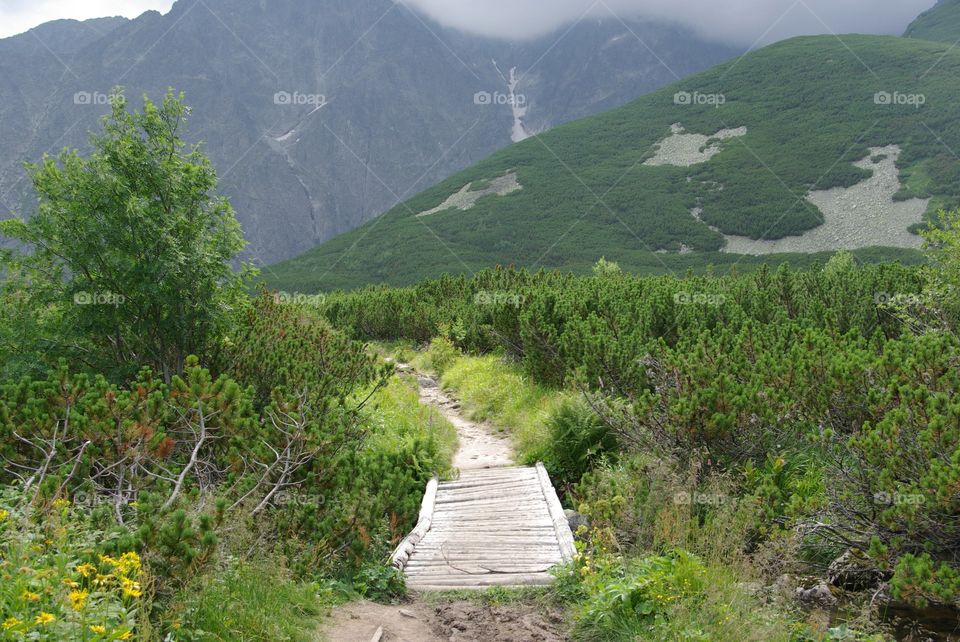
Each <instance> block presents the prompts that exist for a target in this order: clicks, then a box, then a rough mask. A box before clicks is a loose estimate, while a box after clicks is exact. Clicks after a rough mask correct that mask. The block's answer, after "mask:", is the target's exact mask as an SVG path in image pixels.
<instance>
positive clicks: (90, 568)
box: [77, 563, 97, 577]
mask: <svg viewBox="0 0 960 642" xmlns="http://www.w3.org/2000/svg"><path fill="white" fill-rule="evenodd" d="M96 572H97V567H96V566H94V565H93V564H86V563H84V564H81V565H80V566H78V567H77V573H80V575H82V576H84V577H90V576H91V575H93V574H94V573H96Z"/></svg>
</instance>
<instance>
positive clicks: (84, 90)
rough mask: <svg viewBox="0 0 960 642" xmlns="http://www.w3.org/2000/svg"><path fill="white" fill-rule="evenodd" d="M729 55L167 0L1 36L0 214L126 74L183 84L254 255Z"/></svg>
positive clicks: (625, 37) (649, 38) (628, 37)
mask: <svg viewBox="0 0 960 642" xmlns="http://www.w3.org/2000/svg"><path fill="white" fill-rule="evenodd" d="M737 53H738V51H737V50H735V49H734V48H731V47H729V46H725V45H719V44H711V43H707V42H704V41H702V40H701V39H698V38H697V37H695V36H693V35H692V34H690V33H687V32H685V31H683V30H682V29H679V28H676V27H672V26H666V25H657V24H650V23H634V22H632V23H625V22H621V21H620V20H619V19H616V18H613V17H611V18H610V19H607V20H595V19H594V20H589V21H583V22H581V23H579V24H577V25H576V26H574V27H573V28H572V29H569V31H568V30H563V31H560V32H558V33H555V34H552V35H550V36H546V37H542V38H539V39H535V40H532V41H527V42H519V43H514V42H506V41H500V40H493V39H488V38H480V37H475V36H470V35H467V34H463V33H461V32H457V31H453V30H449V29H444V28H442V27H441V26H439V25H437V24H435V23H433V22H431V21H430V20H428V19H427V18H425V17H423V16H421V15H419V14H417V13H414V12H413V11H411V10H410V9H408V8H406V7H405V6H403V5H402V4H395V3H394V2H393V0H323V2H309V1H308V0H272V1H270V2H267V1H265V0H179V1H178V2H177V3H176V4H175V5H174V6H173V8H172V10H171V11H170V12H169V13H168V14H166V15H161V14H159V13H156V12H148V13H145V14H143V15H142V16H140V17H139V18H137V19H135V20H124V19H122V18H115V19H109V18H108V19H102V20H95V21H87V22H75V21H57V22H54V23H49V24H45V25H42V26H40V27H37V28H36V29H33V30H31V31H30V32H27V33H25V34H21V35H19V36H15V37H13V38H7V39H4V40H0V217H8V216H11V215H13V214H14V213H15V214H18V215H21V214H29V212H30V211H31V209H32V207H33V203H32V194H31V190H30V186H29V181H28V180H27V179H26V177H25V175H24V172H23V169H22V166H21V164H22V162H23V161H25V160H33V161H35V160H38V159H39V158H40V157H41V156H42V155H43V154H44V153H55V152H57V151H59V150H60V149H61V148H63V147H64V146H75V147H78V148H80V149H83V148H84V146H85V144H86V139H87V132H88V131H89V130H91V129H92V128H94V127H95V126H96V121H97V118H98V117H99V116H101V115H102V114H104V113H105V112H106V111H107V108H108V106H107V102H108V96H109V93H110V92H111V88H112V87H114V86H115V85H122V86H123V87H125V91H126V93H127V95H128V96H129V97H131V98H132V99H133V101H132V102H134V103H135V104H137V103H138V102H139V97H140V95H142V94H144V93H146V94H148V95H150V96H151V97H154V98H157V97H159V96H160V95H161V94H162V92H163V91H165V90H166V88H167V87H174V88H176V89H178V90H183V91H185V92H186V98H187V102H188V103H189V104H190V105H191V106H192V107H193V109H194V114H193V118H192V120H191V123H190V130H189V132H187V138H188V139H189V140H192V141H203V142H204V143H205V147H206V150H207V152H208V153H209V154H210V156H211V157H212V159H213V161H214V164H215V166H216V167H217V168H218V171H219V174H220V177H221V189H222V190H223V191H224V193H226V194H227V195H228V196H230V197H231V199H232V201H233V204H234V206H235V208H236V210H237V213H238V217H239V219H240V221H241V223H242V224H243V227H244V230H245V232H246V234H247V237H248V238H249V240H250V242H251V254H252V255H253V256H254V257H255V258H256V259H257V260H259V261H261V262H263V263H271V262H275V261H278V260H280V259H283V258H286V257H289V256H293V255H295V254H297V253H299V252H302V251H304V250H306V249H308V248H311V247H313V246H314V245H316V244H317V243H319V242H322V241H324V240H326V239H329V238H331V237H333V236H335V235H337V234H339V233H341V232H344V231H347V230H350V229H352V228H355V227H357V226H359V225H361V224H363V223H365V222H366V221H368V220H370V219H372V218H373V217H375V216H376V215H377V214H379V213H380V212H382V211H384V210H386V209H389V208H390V207H391V206H393V205H395V204H396V203H398V202H401V201H403V200H406V199H407V198H409V197H410V196H412V195H414V194H416V193H418V192H420V191H422V190H423V189H425V188H427V187H429V186H430V185H433V184H435V183H436V182H438V181H440V180H442V179H443V178H445V177H447V176H449V175H451V174H453V173H455V172H456V171H458V170H460V169H463V168H465V167H467V166H469V165H471V164H472V163H474V162H476V161H478V160H480V159H482V158H484V157H486V156H488V155H489V154H490V153H492V152H494V151H496V150H497V149H499V148H502V147H504V146H506V145H508V144H509V143H510V142H511V141H514V140H519V139H522V138H523V137H524V136H526V135H528V134H529V133H530V132H539V131H543V130H546V129H549V128H551V127H553V126H556V125H558V124H561V123H564V122H567V121H569V120H572V119H575V118H578V117H581V116H585V115H589V114H593V113H598V112H601V111H604V110H607V109H610V108H613V107H616V106H618V105H621V104H623V103H625V102H627V101H628V100H630V99H633V98H635V97H637V96H639V95H641V94H644V93H647V92H649V91H652V90H654V89H656V88H658V87H660V86H662V85H665V84H667V83H669V82H672V81H675V80H677V79H678V78H680V77H684V76H686V75H688V74H690V73H692V72H695V71H698V70H700V69H704V68H706V67H709V66H710V65H712V64H714V63H717V62H720V61H723V60H726V59H729V58H731V57H732V56H734V55H736V54H737Z"/></svg>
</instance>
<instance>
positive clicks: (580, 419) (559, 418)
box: [539, 398, 617, 492]
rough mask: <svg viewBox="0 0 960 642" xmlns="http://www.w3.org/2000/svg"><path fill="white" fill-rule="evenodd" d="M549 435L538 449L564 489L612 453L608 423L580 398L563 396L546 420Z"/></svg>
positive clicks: (614, 443)
mask: <svg viewBox="0 0 960 642" xmlns="http://www.w3.org/2000/svg"><path fill="white" fill-rule="evenodd" d="M547 426H548V429H549V431H550V437H549V439H548V440H547V442H546V444H545V445H544V447H543V450H542V451H541V452H540V453H539V455H540V459H541V460H542V461H543V464H544V466H545V467H546V469H547V472H548V473H550V479H551V481H553V483H554V485H556V486H558V487H559V488H560V489H562V490H564V491H565V492H566V491H568V490H570V489H571V488H572V486H573V485H574V484H576V483H578V482H579V481H580V478H581V477H583V475H584V473H586V472H587V471H588V470H590V469H591V468H593V466H594V465H595V464H596V463H597V462H598V461H599V460H600V459H601V458H603V457H605V456H615V454H616V452H617V440H616V438H615V436H614V435H613V433H612V432H611V430H610V427H609V426H608V425H607V424H606V423H604V421H603V420H602V419H601V418H600V417H599V416H598V415H597V414H596V413H595V412H593V410H592V409H591V408H590V407H589V406H588V405H587V404H586V403H584V402H583V401H582V400H579V399H575V398H567V399H564V400H563V401H562V402H561V403H560V405H559V406H557V407H556V408H555V409H554V410H553V412H552V413H551V414H550V417H549V419H548V420H547Z"/></svg>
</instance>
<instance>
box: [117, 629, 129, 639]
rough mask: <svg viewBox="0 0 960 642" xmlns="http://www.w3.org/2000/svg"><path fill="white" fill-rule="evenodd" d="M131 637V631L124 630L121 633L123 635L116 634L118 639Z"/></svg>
mask: <svg viewBox="0 0 960 642" xmlns="http://www.w3.org/2000/svg"><path fill="white" fill-rule="evenodd" d="M132 637H133V632H132V631H125V632H124V633H123V635H118V636H117V639H118V640H129V639H130V638H132Z"/></svg>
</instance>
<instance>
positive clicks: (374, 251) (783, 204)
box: [265, 35, 960, 291]
mask: <svg viewBox="0 0 960 642" xmlns="http://www.w3.org/2000/svg"><path fill="white" fill-rule="evenodd" d="M958 89H960V50H951V49H950V46H949V45H946V44H941V43H934V42H926V41H921V40H910V39H901V38H891V37H877V36H856V35H854V36H843V38H842V40H841V39H838V38H834V37H806V38H796V39H792V40H789V41H785V42H781V43H778V44H775V45H772V46H770V47H767V48H765V49H763V50H761V51H758V52H754V53H752V54H750V55H748V56H746V57H744V58H743V59H741V60H739V61H733V62H730V63H727V64H724V65H721V66H718V67H716V68H713V69H711V70H709V71H707V72H704V73H701V74H698V75H695V76H692V77H690V78H688V79H685V80H683V81H681V82H679V83H676V84H674V85H673V86H671V87H668V88H666V89H664V90H661V91H659V92H657V93H654V94H651V95H648V96H645V97H643V98H640V99H639V100H636V101H634V102H632V103H630V104H628V105H626V106H624V107H622V108H619V109H616V110H613V111H610V112H607V113H604V114H602V115H599V116H595V117H591V118H586V119H583V120H579V121H576V122H573V123H570V124H568V125H565V126H563V127H559V128H557V129H554V130H552V131H550V132H548V133H546V134H544V135H542V136H540V137H535V138H532V139H528V140H526V141H524V142H522V143H518V144H516V145H513V146H511V147H509V148H507V149H505V150H502V151H501V152H498V153H496V154H494V155H493V156H491V157H489V158H487V159H486V160H484V161H482V162H481V163H479V164H477V165H474V166H473V167H471V168H469V169H467V170H465V171H464V172H461V173H460V174H458V175H456V176H453V177H451V178H450V179H448V180H446V181H443V182H442V183H440V184H438V185H436V186H434V187H432V188H431V189H429V190H427V191H425V192H423V193H421V194H419V195H418V196H416V197H414V198H413V199H411V200H409V201H407V202H406V203H402V204H400V205H398V206H396V207H394V208H393V209H392V210H390V211H388V212H387V213H386V214H384V215H383V216H382V217H381V218H379V219H377V220H375V221H373V222H371V223H369V224H367V225H365V226H364V227H361V228H359V229H357V230H355V231H353V232H350V233H348V234H345V235H343V236H340V237H338V238H336V239H334V240H332V241H330V242H328V243H326V244H324V245H322V246H320V247H319V248H316V249H314V250H312V251H310V252H308V253H306V254H304V255H303V256H301V257H298V258H296V259H294V260H291V261H288V262H285V263H282V264H279V265H277V266H273V267H272V268H271V269H269V270H265V278H266V279H267V280H268V282H270V284H271V285H274V286H276V287H281V288H285V289H297V290H303V291H309V290H319V289H328V288H333V287H353V286H357V285H361V284H364V283H370V282H378V281H385V282H389V283H395V284H398V283H410V282H413V281H415V280H417V279H419V278H423V277H425V276H429V275H436V274H439V273H441V272H444V271H447V272H466V271H468V270H476V269H477V268H479V267H482V266H489V265H493V264H498V263H499V264H504V265H506V264H516V265H522V266H526V267H534V268H535V267H541V266H545V267H564V268H569V269H573V270H583V269H585V268H586V266H588V265H590V264H591V263H592V262H594V261H595V260H596V259H597V258H598V257H600V256H601V255H605V256H606V257H607V258H608V259H612V260H615V261H618V262H619V263H620V264H621V266H623V267H625V268H627V269H630V270H635V271H641V272H657V271H659V272H665V271H670V270H677V271H679V270H684V269H686V268H688V267H693V268H702V267H703V266H705V265H706V264H708V263H712V264H715V265H717V266H724V265H730V264H733V263H736V264H738V265H740V266H743V267H745V268H749V266H751V265H755V264H757V263H760V262H765V261H766V262H769V261H771V260H773V261H778V260H783V259H789V260H791V262H792V263H793V264H803V263H807V262H809V261H811V260H816V257H811V256H803V257H800V256H793V257H784V256H774V257H739V256H736V255H731V254H725V253H720V252H719V250H721V249H722V247H723V246H724V244H725V240H724V236H723V235H724V234H736V235H741V236H745V237H749V238H753V239H777V238H781V237H784V236H787V235H796V234H800V233H802V232H803V231H805V230H809V229H812V228H815V227H817V226H818V225H820V224H821V223H822V222H823V216H822V213H821V212H820V211H819V210H818V209H817V208H816V207H814V206H813V205H812V204H810V203H809V202H807V201H806V200H805V199H804V196H805V195H806V194H807V193H808V192H809V191H811V190H827V189H830V188H833V187H850V186H852V185H855V184H857V183H859V182H861V181H864V180H865V179H867V178H869V177H870V175H871V172H869V171H867V170H865V169H861V168H858V167H855V166H854V164H853V163H855V162H857V161H860V160H861V159H864V158H865V157H867V156H869V155H870V148H871V147H879V146H885V145H893V144H896V145H899V146H900V147H901V148H902V152H901V154H900V156H899V158H898V160H897V166H898V168H899V170H900V180H901V181H902V184H903V187H902V188H901V189H900V191H899V192H898V193H897V195H896V197H895V200H906V199H909V198H914V197H918V198H930V199H931V202H930V205H929V209H928V214H929V213H930V212H932V211H934V210H935V209H936V208H939V207H952V206H955V205H956V204H958V203H960V162H958V160H957V157H956V156H955V154H954V153H953V152H952V151H951V150H956V149H960V113H958V112H957V111H956V109H955V98H954V97H955V95H956V93H957V90H958ZM677 92H688V93H689V94H694V92H697V94H696V95H698V96H708V97H709V96H722V101H718V100H711V99H709V98H708V99H703V100H699V101H698V100H693V101H690V102H692V103H694V104H677V101H676V100H675V94H677ZM878 92H886V94H887V95H889V96H893V98H892V100H891V101H888V102H892V103H893V104H884V102H885V101H883V100H880V101H878V100H876V95H877V94H878ZM915 96H920V97H922V105H919V106H918V105H917V103H918V102H920V101H918V100H916V99H914V97H915ZM681 102H683V101H681ZM717 102H722V104H720V105H717V104H716V103H717ZM697 103H703V104H697ZM674 123H680V124H681V125H682V126H683V127H684V128H685V130H686V131H687V132H688V133H696V134H703V135H706V136H708V137H709V136H712V135H713V134H715V133H717V132H720V131H722V130H725V129H736V128H742V127H745V128H746V134H745V135H743V136H739V137H732V138H729V139H727V140H723V141H719V142H716V143H714V142H713V141H708V142H707V143H705V146H710V145H713V144H716V145H717V146H718V147H719V149H720V151H719V153H718V154H716V155H715V156H714V157H713V158H711V159H710V160H709V161H707V162H703V163H700V164H695V165H692V166H689V167H678V166H674V165H660V166H652V165H646V164H644V163H645V161H647V160H649V159H651V158H653V157H655V156H656V153H657V152H656V146H657V144H658V143H659V142H660V141H662V140H664V139H665V138H667V137H669V136H670V133H671V126H672V125H673V124H674ZM511 172H515V174H516V177H517V180H518V181H519V183H520V185H521V186H522V189H520V190H518V191H513V192H512V193H509V194H507V195H503V196H499V195H487V196H484V197H483V198H481V199H480V200H479V201H477V202H476V204H475V205H474V206H473V207H472V208H471V209H468V210H460V209H446V210H443V211H439V212H437V213H435V214H431V215H430V216H425V217H418V216H416V215H417V214H418V213H421V212H425V211H427V210H431V209H432V208H436V207H437V206H438V205H440V204H442V203H444V202H445V201H446V200H447V199H448V198H449V197H451V195H454V194H456V193H457V192H459V191H460V190H461V189H462V188H463V187H464V186H465V185H467V184H468V183H471V182H472V183H473V185H472V186H471V188H470V189H472V190H477V189H480V188H482V187H485V186H487V185H489V181H490V180H491V179H495V178H497V177H500V176H504V175H506V174H509V173H511ZM696 207H700V208H702V214H701V220H698V219H697V218H695V217H694V216H692V215H691V211H692V210H693V209H694V208H696ZM908 225H909V223H908V222H905V223H904V227H907V226H908ZM860 254H861V256H862V258H868V259H889V258H893V257H898V258H901V257H904V258H908V259H911V260H913V259H915V258H916V254H915V253H913V252H911V251H907V250H881V249H868V250H865V251H862V252H861V253H860Z"/></svg>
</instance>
